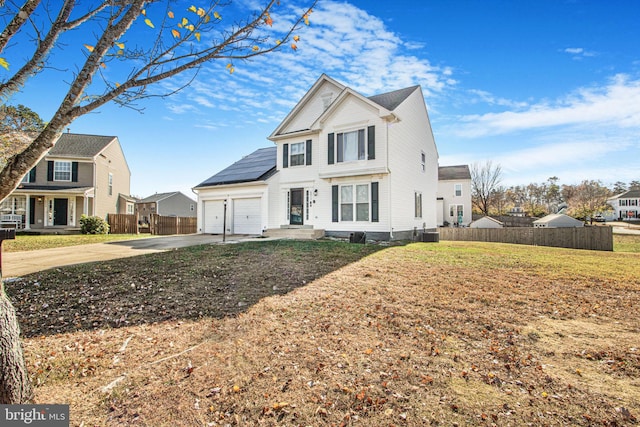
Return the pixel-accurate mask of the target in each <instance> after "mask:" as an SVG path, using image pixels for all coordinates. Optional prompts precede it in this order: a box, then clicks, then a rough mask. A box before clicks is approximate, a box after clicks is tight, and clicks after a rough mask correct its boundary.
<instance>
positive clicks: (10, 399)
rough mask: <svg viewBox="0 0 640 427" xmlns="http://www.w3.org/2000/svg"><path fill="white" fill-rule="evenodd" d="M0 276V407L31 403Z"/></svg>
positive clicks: (12, 313)
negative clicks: (0, 405)
mask: <svg viewBox="0 0 640 427" xmlns="http://www.w3.org/2000/svg"><path fill="white" fill-rule="evenodd" d="M1 274H2V273H0V404H5V405H10V404H23V403H30V402H31V401H32V399H33V389H32V388H31V382H30V381H29V375H28V374H27V367H26V364H25V360H24V354H23V352H22V342H21V341H20V326H18V319H17V318H16V310H15V309H14V308H13V305H12V304H11V301H9V298H8V297H7V295H6V293H5V291H4V283H2V277H1Z"/></svg>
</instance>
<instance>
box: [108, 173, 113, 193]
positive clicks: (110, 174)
mask: <svg viewBox="0 0 640 427" xmlns="http://www.w3.org/2000/svg"><path fill="white" fill-rule="evenodd" d="M108 188H109V195H110V196H112V195H113V174H112V173H109V187H108Z"/></svg>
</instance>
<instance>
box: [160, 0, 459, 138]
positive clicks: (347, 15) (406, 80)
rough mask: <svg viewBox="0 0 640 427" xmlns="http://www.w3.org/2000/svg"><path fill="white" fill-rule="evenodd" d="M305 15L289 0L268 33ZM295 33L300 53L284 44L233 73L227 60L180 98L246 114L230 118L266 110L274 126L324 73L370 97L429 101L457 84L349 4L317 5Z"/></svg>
mask: <svg viewBox="0 0 640 427" xmlns="http://www.w3.org/2000/svg"><path fill="white" fill-rule="evenodd" d="M252 1H253V0H248V1H246V2H245V3H244V4H245V5H247V4H252ZM301 11H302V8H301V7H300V5H297V6H296V5H294V6H290V5H289V3H287V4H286V5H285V4H283V6H282V7H279V8H276V9H274V11H273V13H272V17H273V20H274V24H273V28H269V29H268V30H269V31H272V32H273V33H274V34H277V33H282V31H285V30H287V29H288V28H289V26H290V25H292V24H293V22H294V20H295V19H296V17H297V16H299V14H300V12H301ZM296 34H297V35H299V36H300V41H299V42H298V43H297V45H298V50H297V51H293V50H292V49H291V48H290V47H289V46H288V45H287V46H284V45H283V46H282V48H281V49H280V50H279V51H276V52H273V53H270V54H267V55H265V56H259V57H255V58H254V59H253V60H250V61H242V62H240V61H236V62H234V66H235V72H234V73H233V75H230V74H229V72H228V70H227V69H226V68H225V66H226V65H227V62H226V61H220V62H218V63H212V64H207V65H206V66H205V67H204V68H203V69H202V70H201V71H200V74H199V76H198V79H196V80H195V81H194V82H193V83H192V84H191V87H190V88H189V89H188V90H186V91H184V92H182V93H181V94H180V97H181V98H182V102H185V103H191V104H194V103H195V104H198V105H201V106H205V107H209V108H213V109H214V110H215V109H217V110H219V111H221V112H225V111H237V112H242V113H243V116H241V117H233V116H228V117H229V120H234V121H240V120H242V119H244V118H245V116H244V115H255V114H257V113H259V112H263V113H268V114H266V115H265V116H264V118H263V120H269V121H270V123H273V124H274V125H276V124H277V123H278V121H280V120H282V119H283V118H284V116H285V115H286V113H287V112H288V111H289V110H290V109H291V108H292V107H293V106H294V105H295V103H296V102H298V100H299V99H300V98H301V97H302V96H303V95H304V94H305V92H306V91H307V90H308V89H309V88H310V87H311V85H312V84H313V83H314V82H315V81H316V80H317V79H318V78H319V77H320V75H321V74H322V73H326V74H327V75H329V76H331V77H333V78H335V79H337V80H338V81H340V82H342V83H344V84H346V85H347V86H350V87H352V88H353V89H354V90H356V91H359V92H361V93H362V94H364V95H367V96H369V95H374V94H377V93H382V92H386V91H391V90H395V89H400V88H403V87H407V86H412V85H416V84H420V85H421V86H422V89H423V92H424V94H425V96H427V97H428V96H432V95H435V94H440V93H443V92H444V91H445V90H446V89H447V88H449V87H452V86H453V85H455V84H456V82H455V79H454V78H453V71H452V69H451V68H450V67H440V66H434V65H432V64H431V63H430V62H429V61H428V60H427V59H424V58H421V57H419V56H418V52H417V50H419V49H421V48H422V46H421V45H419V44H416V43H413V42H410V41H405V40H402V38H401V36H400V35H398V34H396V33H394V32H392V31H390V30H389V29H388V28H387V27H386V25H385V23H384V22H383V21H382V20H381V19H379V18H377V17H375V16H372V15H370V14H368V13H367V12H366V11H364V10H362V9H359V8H357V7H356V6H354V5H352V4H350V3H347V2H341V1H332V0H325V1H322V2H319V3H318V4H317V6H316V8H315V9H314V11H313V13H312V14H311V16H310V25H309V26H303V27H302V28H301V29H300V30H299V31H297V32H296ZM265 35H266V33H265ZM271 36H273V34H271ZM173 85H174V86H175V85H176V83H173ZM194 91H195V94H194ZM174 110H175V112H179V111H182V110H181V109H179V108H177V107H174ZM276 113H277V114H276ZM208 114H210V113H208Z"/></svg>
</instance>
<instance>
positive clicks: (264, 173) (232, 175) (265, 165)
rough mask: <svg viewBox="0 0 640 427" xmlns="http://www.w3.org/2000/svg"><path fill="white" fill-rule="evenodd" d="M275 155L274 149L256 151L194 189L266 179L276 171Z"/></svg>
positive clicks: (275, 150) (275, 149)
mask: <svg viewBox="0 0 640 427" xmlns="http://www.w3.org/2000/svg"><path fill="white" fill-rule="evenodd" d="M276 155H277V148H276V147H268V148H261V149H259V150H256V151H254V152H253V153H251V154H249V155H248V156H245V157H244V158H242V159H241V160H238V161H237V162H235V163H234V164H232V165H231V166H229V167H228V168H226V169H223V170H221V171H220V172H218V173H217V174H215V175H213V176H212V177H211V178H209V179H207V180H205V181H203V182H202V183H200V184H198V185H197V186H196V188H201V187H210V186H214V185H224V184H236V183H241V182H251V181H261V180H264V179H267V178H268V177H270V176H271V175H273V174H274V173H275V171H276Z"/></svg>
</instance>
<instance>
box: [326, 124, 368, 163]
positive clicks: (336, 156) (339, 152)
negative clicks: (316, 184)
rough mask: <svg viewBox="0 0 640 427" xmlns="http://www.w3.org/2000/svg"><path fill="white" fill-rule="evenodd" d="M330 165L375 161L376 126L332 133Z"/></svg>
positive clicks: (329, 155) (329, 136)
mask: <svg viewBox="0 0 640 427" xmlns="http://www.w3.org/2000/svg"><path fill="white" fill-rule="evenodd" d="M327 147H328V159H327V162H328V164H330V165H332V164H334V163H342V162H352V161H357V160H365V159H366V160H373V159H375V158H376V132H375V126H369V127H368V128H366V129H358V130H354V131H350V132H341V133H337V134H334V133H330V134H329V135H328V141H327Z"/></svg>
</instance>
